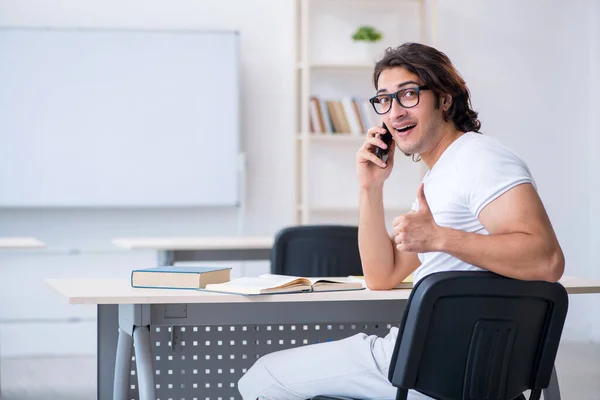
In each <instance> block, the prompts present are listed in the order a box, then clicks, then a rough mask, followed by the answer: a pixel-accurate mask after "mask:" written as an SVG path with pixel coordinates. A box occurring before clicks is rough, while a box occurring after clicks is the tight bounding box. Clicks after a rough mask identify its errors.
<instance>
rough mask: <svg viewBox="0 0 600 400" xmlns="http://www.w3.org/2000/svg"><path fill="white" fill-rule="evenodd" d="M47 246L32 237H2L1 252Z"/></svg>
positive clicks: (0, 240) (0, 241)
mask: <svg viewBox="0 0 600 400" xmlns="http://www.w3.org/2000/svg"><path fill="white" fill-rule="evenodd" d="M45 246H46V244H45V243H44V242H42V241H41V240H38V239H36V238H32V237H0V250H5V249H38V248H40V247H45Z"/></svg>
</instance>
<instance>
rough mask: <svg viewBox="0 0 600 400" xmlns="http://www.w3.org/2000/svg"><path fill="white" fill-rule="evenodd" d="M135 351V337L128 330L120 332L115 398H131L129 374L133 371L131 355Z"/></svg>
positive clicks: (114, 385)
mask: <svg viewBox="0 0 600 400" xmlns="http://www.w3.org/2000/svg"><path fill="white" fill-rule="evenodd" d="M132 353H133V338H132V337H131V336H129V334H128V333H127V332H125V331H124V330H121V331H120V332H119V341H118V343H117V358H116V360H115V380H114V384H113V399H115V400H126V399H128V398H129V375H130V371H131V355H132Z"/></svg>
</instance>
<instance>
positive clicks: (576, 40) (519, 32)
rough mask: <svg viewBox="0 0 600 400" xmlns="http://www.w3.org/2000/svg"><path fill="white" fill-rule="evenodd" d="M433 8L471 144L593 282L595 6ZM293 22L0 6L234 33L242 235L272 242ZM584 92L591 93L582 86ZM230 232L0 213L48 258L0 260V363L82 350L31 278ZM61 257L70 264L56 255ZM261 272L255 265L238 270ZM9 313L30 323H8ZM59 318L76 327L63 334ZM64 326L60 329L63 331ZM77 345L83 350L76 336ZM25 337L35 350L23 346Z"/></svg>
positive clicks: (21, 21)
mask: <svg viewBox="0 0 600 400" xmlns="http://www.w3.org/2000/svg"><path fill="white" fill-rule="evenodd" d="M438 3H439V6H440V10H439V11H440V16H439V20H440V28H439V37H440V41H439V47H440V49H441V50H443V51H446V52H447V53H448V55H449V56H450V57H451V58H452V59H453V60H454V61H455V64H456V65H457V67H458V68H459V70H460V71H461V72H462V73H463V75H464V76H465V78H466V80H467V83H468V84H469V86H470V88H471V91H472V94H473V102H474V106H475V108H476V109H477V110H478V111H480V117H481V119H482V121H483V130H484V133H485V134H489V135H491V136H496V137H498V138H500V139H501V140H502V141H503V142H505V143H506V144H507V145H509V146H510V147H512V148H513V149H515V150H516V151H517V152H518V153H519V154H521V155H522V156H523V158H524V159H525V160H526V161H527V163H528V164H529V166H530V167H531V169H532V171H533V173H534V175H535V178H536V180H537V183H538V185H539V189H540V193H541V195H542V198H543V201H544V203H545V204H546V206H547V208H548V211H549V213H550V216H551V218H552V221H553V223H554V226H555V228H556V230H557V232H558V235H559V239H560V241H561V243H562V245H563V248H564V250H565V254H566V256H567V273H568V274H570V275H579V276H589V277H592V276H594V275H595V276H596V277H599V276H598V268H597V266H598V265H599V264H600V250H599V249H598V244H599V243H600V228H598V226H599V225H600V224H598V222H600V186H599V184H598V179H597V176H598V175H599V174H598V171H600V161H598V159H597V157H596V153H597V151H598V150H600V140H599V139H598V133H597V132H599V126H600V124H599V123H598V117H595V118H592V117H589V116H588V115H589V114H588V111H591V110H593V111H594V112H596V113H597V111H596V110H598V108H599V107H600V101H599V99H598V94H597V93H599V92H600V87H599V83H598V77H597V74H595V70H592V63H591V62H590V60H595V61H594V62H595V63H596V64H594V65H595V69H596V70H597V69H598V66H599V65H600V61H599V55H598V50H597V48H598V43H599V42H600V41H599V40H598V37H599V34H598V28H597V25H598V24H599V23H598V22H600V11H599V8H600V7H599V6H598V2H597V1H596V0H581V1H575V2H571V3H569V4H568V5H565V4H566V3H565V2H564V1H561V0H533V1H530V2H522V1H519V0H508V1H507V0H495V1H485V2H481V1H477V0H445V1H443V2H442V1H439V2H438ZM594 5H595V7H596V8H595V10H596V11H595V13H596V14H595V15H596V17H595V20H594V19H593V18H592V17H591V16H592V15H594V14H593V13H590V10H591V9H592V7H593V6H594ZM294 23H295V15H294V5H293V1H292V0H287V1H283V0H271V1H269V0H237V1H218V0H212V1H194V0H172V1H166V0H164V1H160V0H146V1H142V0H104V1H93V2H92V1H88V2H81V1H77V0H4V1H2V2H0V26H55V27H74V26H77V27H127V28H137V27H142V28H169V29H172V28H184V29H187V28H193V29H210V28H215V29H239V30H240V32H241V45H242V46H241V47H242V55H241V59H242V65H243V77H242V78H243V79H242V91H243V94H242V99H243V100H242V101H243V106H242V109H243V115H242V121H243V141H244V144H245V148H246V150H247V152H248V159H249V172H248V185H247V186H248V199H247V203H246V204H247V210H246V215H245V217H244V218H243V231H244V233H248V234H272V233H274V232H275V231H276V230H277V229H279V228H280V227H281V226H284V225H288V224H291V223H293V218H294V181H293V168H294V154H293V140H294V130H295V129H294V113H293V111H294V109H295V105H294V97H293V93H294V81H293V79H294V73H295V71H294V66H295V62H294V61H295V58H294V46H295V41H294V36H293V29H294ZM594 26H596V39H595V40H596V41H595V42H592V41H591V40H590V32H591V31H592V30H593V29H592V28H593V27H594ZM594 43H595V44H594ZM592 48H595V49H596V54H595V56H593V57H594V58H591V56H590V53H591V49H592ZM592 77H595V78H594V79H595V82H592V80H593V79H592ZM592 83H593V84H594V85H595V87H596V88H597V89H595V90H591V89H589V85H590V84H592ZM515 96H516V100H515ZM592 96H593V97H592ZM565 97H566V100H565ZM2 134H3V133H0V135H2ZM0 137H1V136H0ZM217 144H218V132H215V145H217ZM586 148H588V149H589V151H585V150H584V149H586ZM206 151H211V148H208V149H206ZM199 156H201V155H199ZM586 171H587V172H586ZM237 232H238V213H237V210H227V209H213V210H198V209H178V210H87V211H81V210H80V211H76V210H54V211H47V210H29V211H23V210H0V235H25V236H29V235H33V236H37V237H39V238H41V239H42V240H44V241H46V242H48V243H49V244H50V249H49V250H48V251H36V252H19V253H10V254H9V255H6V254H5V255H0V276H1V277H2V282H3V283H4V284H5V287H7V288H8V290H6V291H4V292H2V293H0V320H1V321H3V322H4V323H0V348H1V349H2V354H3V355H18V354H25V353H27V352H29V353H41V352H47V353H65V352H70V353H93V352H94V351H95V347H94V343H95V341H94V340H93V334H94V332H95V331H94V329H95V325H94V320H93V318H94V315H95V311H94V309H91V308H86V307H73V306H68V305H66V304H65V303H64V302H63V301H62V299H60V298H59V297H57V296H56V295H55V294H54V293H51V292H50V291H49V290H48V289H47V288H46V287H44V285H43V284H42V283H41V281H40V279H41V278H44V277H60V276H67V275H79V276H84V275H85V276H127V274H128V273H129V271H130V270H131V268H132V267H137V266H145V265H152V264H153V263H154V255H153V254H152V253H148V252H139V253H137V252H136V253H128V252H125V251H119V250H117V249H114V248H112V247H111V246H110V244H109V240H110V238H112V237H114V236H138V235H230V234H235V233H237ZM70 249H72V250H74V251H73V252H72V253H73V254H70V255H69V254H66V252H68V251H69V250H70ZM264 268H266V266H265V265H264V264H260V263H259V264H258V265H256V266H252V267H248V268H247V270H246V271H247V273H255V272H259V271H262V270H264ZM598 309H600V300H599V299H598V296H590V295H586V296H574V297H572V302H571V309H570V312H569V322H568V325H567V329H566V332H565V336H566V337H568V338H574V339H580V340H588V339H594V340H596V341H600V318H597V317H594V316H592V317H591V318H590V314H589V313H590V312H594V310H598ZM23 316H25V317H27V318H30V319H32V320H35V321H33V322H30V323H27V324H25V323H23V321H20V322H19V321H15V319H18V318H21V317H23ZM65 317H76V318H82V319H84V322H81V323H78V324H74V323H69V321H68V320H67V321H65V320H64V318H65ZM40 318H49V320H48V322H43V321H40ZM61 318H62V320H61ZM68 323H69V325H67V324H68ZM64 327H69V328H70V330H67V331H66V332H68V333H66V334H65V333H64V332H65V330H64V329H63V328H64ZM24 328H28V329H24ZM31 328H33V329H31ZM31 332H34V333H31ZM86 334H87V335H90V334H91V335H92V336H91V338H92V339H90V337H89V336H88V337H87V339H84V338H83V337H84V335H86ZM28 335H29V336H28ZM34 335H35V336H34ZM33 338H36V340H37V342H35V343H36V346H37V347H33V348H31V349H29V350H28V349H26V347H25V345H26V343H28V342H29V343H31V342H32V339H33ZM33 342H34V341H33Z"/></svg>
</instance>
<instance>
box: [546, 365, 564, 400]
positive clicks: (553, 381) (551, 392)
mask: <svg viewBox="0 0 600 400" xmlns="http://www.w3.org/2000/svg"><path fill="white" fill-rule="evenodd" d="M543 394H544V400H560V388H559V387H558V376H557V375H556V365H555V366H554V368H552V375H551V376H550V384H549V385H548V388H547V389H545V390H544V391H543Z"/></svg>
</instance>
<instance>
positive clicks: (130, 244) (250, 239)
mask: <svg viewBox="0 0 600 400" xmlns="http://www.w3.org/2000/svg"><path fill="white" fill-rule="evenodd" d="M273 240H274V238H273V237H272V236H231V237H164V238H119V239H114V240H113V241H112V243H113V244H114V245H116V246H119V247H123V248H126V249H129V250H247V249H267V250H268V249H271V248H272V247H273Z"/></svg>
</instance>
